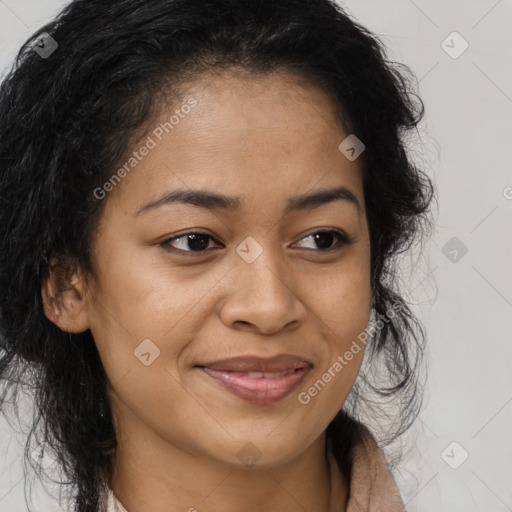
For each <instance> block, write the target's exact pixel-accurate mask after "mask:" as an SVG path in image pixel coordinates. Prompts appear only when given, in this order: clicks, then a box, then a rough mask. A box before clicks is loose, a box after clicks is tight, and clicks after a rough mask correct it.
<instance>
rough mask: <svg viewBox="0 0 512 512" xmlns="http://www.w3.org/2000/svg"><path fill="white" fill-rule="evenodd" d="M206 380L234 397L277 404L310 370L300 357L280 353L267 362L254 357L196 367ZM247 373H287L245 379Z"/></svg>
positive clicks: (308, 362) (309, 366)
mask: <svg viewBox="0 0 512 512" xmlns="http://www.w3.org/2000/svg"><path fill="white" fill-rule="evenodd" d="M198 367H199V369H200V370H201V371H202V372H203V373H204V374H205V375H206V376H207V377H209V378H211V379H213V380H214V381H215V382H217V383H218V384H220V385H221V386H222V387H223V388H224V389H225V390H227V391H229V392H231V393H233V394H234V395H236V396H238V397H239V398H242V399H244V400H247V401H249V402H252V403H258V404H271V403H276V402H279V401H280V400H282V399H284V398H285V397H286V396H288V395H289V394H290V393H291V392H292V391H293V390H294V389H295V388H296V387H297V386H299V384H300V383H301V382H302V380H303V379H304V377H305V375H306V374H307V373H308V372H309V371H310V370H311V369H312V368H313V364H312V363H311V362H310V361H307V360H305V359H303V358H300V357H297V356H293V355H289V354H283V355H280V356H277V357H273V358H271V359H268V358H267V359H265V358H262V357H256V356H247V357H237V358H231V359H224V360H222V361H216V362H212V363H207V364H205V365H198ZM250 372H264V373H276V372H287V374H286V375H282V376H272V377H265V376H260V377H258V376H249V375H248V374H249V373H250Z"/></svg>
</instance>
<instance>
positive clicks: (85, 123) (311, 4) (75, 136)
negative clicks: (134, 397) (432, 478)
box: [0, 0, 434, 512]
mask: <svg viewBox="0 0 512 512" xmlns="http://www.w3.org/2000/svg"><path fill="white" fill-rule="evenodd" d="M46 34H48V35H49V36H51V38H53V40H55V41H56V42H57V44H58V47H57V48H54V49H53V51H52V52H51V53H50V54H44V53H41V52H38V51H36V49H37V47H36V46H35V42H37V41H41V40H43V41H46V43H48V42H50V46H51V39H49V38H48V35H46ZM41 47H44V44H42V43H40V48H41ZM233 67H238V68H242V69H244V70H246V71H248V72H250V73H254V74H261V73H264V74H267V73H270V72H273V71H276V70H277V71H279V70H287V71H292V72H294V73H296V74H299V75H300V76H303V77H306V78H308V79H310V80H312V81H313V82H314V83H316V84H318V85H320V86H321V87H322V88H323V90H324V91H326V92H327V93H328V94H330V95H331V97H332V98H333V99H334V100H335V102H336V105H338V107H339V111H338V115H339V118H340V121H341V122H342V124H343V127H344V129H345V130H346V132H347V133H351V134H355V135H356V136H357V137H358V138H359V139H360V140H361V141H363V142H364V144H365V147H366V149H365V151H364V152H363V153H362V155H361V156H360V157H359V158H360V161H361V165H362V169H363V185H364V196H365V203H366V214H367V220H368V226H369V230H370V247H371V286H372V297H373V303H372V314H373V315H374V316H373V318H374V320H375V319H376V318H380V319H383V320H384V321H381V322H380V324H379V327H378V328H377V329H374V330H373V331H372V332H371V335H370V336H368V340H367V347H368V350H367V354H365V358H367V364H366V365H363V367H362V369H361V372H360V374H359V376H358V378H357V381H356V384H355V385H354V388H353V389H352V392H351V394H350V395H349V398H348V399H347V401H346V403H345V404H344V406H343V408H342V410H341V411H340V412H339V413H338V415H337V416H336V417H335V418H334V420H333V421H332V422H331V423H330V424H329V426H328V429H327V437H328V439H329V440H330V443H331V445H332V446H333V450H334V453H335V456H336V458H337V460H338V462H339V464H340V466H343V465H345V464H346V463H347V460H349V457H350V446H351V445H352V444H353V443H354V442H355V440H356V436H357V435H358V429H357V425H358V420H361V418H367V419H368V420H369V421H366V423H367V424H368V426H369V427H370V428H372V424H371V423H372V421H371V420H372V418H374V419H376V420H378V418H383V417H385V416H386V415H388V416H389V412H384V411H385V409H379V407H383V408H388V410H389V407H390V405H391V404H396V407H397V413H396V414H395V415H394V416H392V419H393V421H392V424H391V426H390V427H389V428H388V430H387V431H385V429H384V428H383V426H382V425H380V426H379V427H378V429H376V430H378V432H377V434H379V436H380V438H381V439H382V443H383V444H388V443H390V442H391V441H393V440H394V439H396V438H397V437H398V436H400V435H401V434H402V433H403V432H405V431H406V430H407V429H408V428H409V427H410V425H411V424H412V423H413V421H414V419H415V418H416V417H417V415H418V412H419V410H420V407H421V403H422V396H423V389H422V388H423V385H422V382H421V379H420V378H419V375H420V374H421V371H420V369H421V366H422V362H423V361H424V360H425V357H424V356H425V348H426V342H425V340H426V335H425V330H424V327H423V326H422V324H421V322H420V321H419V320H418V319H417V318H416V316H415V315H414V314H413V312H412V310H411V308H410V306H409V305H408V304H407V301H406V300H405V299H404V298H403V296H402V295H401V292H400V291H399V287H398V272H397V257H398V255H400V254H402V253H404V252H405V251H409V249H411V247H412V245H413V243H414V242H415V241H417V240H418V239H420V240H424V239H425V236H426V233H427V231H428V230H429V228H430V226H431V221H430V203H431V201H432V199H433V197H434V188H433V184H432V182H431V180H430V179H429V178H428V176H427V174H426V172H425V171H423V170H421V169H419V168H418V167H417V166H416V165H415V164H414V163H413V162H412V159H411V158H410V156H409V155H408V154H407V153H406V139H405V135H406V133H408V132H409V131H410V130H413V129H416V131H417V127H418V124H419V123H420V121H421V119H422V117H423V114H424V104H423V102H422V100H421V99H420V98H419V96H418V94H417V93H415V92H414V83H413V80H412V78H413V76H414V75H413V73H412V72H411V70H410V69H409V68H408V67H407V66H405V65H403V64H400V63H397V62H393V61H390V60H388V58H387V54H386V50H385V46H384V44H383V43H382V41H381V40H380V39H379V37H378V36H376V35H375V34H372V33H371V32H369V31H368V30H367V29H365V28H364V27H363V26H361V25H360V24H358V23H357V21H356V20H354V19H353V18H352V17H351V16H350V14H348V13H347V12H345V11H344V10H343V9H342V8H341V7H340V6H339V5H337V4H336V3H335V2H334V1H332V0H250V1H249V0H74V1H72V2H70V3H69V4H68V5H67V6H66V7H65V8H64V9H63V10H62V12H61V13H60V14H59V15H58V16H57V17H56V18H55V19H54V20H53V21H52V22H51V23H49V24H47V25H45V26H44V27H42V28H41V29H40V30H38V31H37V32H36V33H35V34H33V36H32V37H31V38H30V39H29V40H28V41H26V43H25V44H24V45H23V46H22V48H21V49H20V51H19V53H18V56H17V58H16V61H15V63H14V64H13V66H12V69H11V70H9V73H8V74H7V75H6V77H5V78H4V80H3V81H2V84H1V88H0V118H1V120H2V123H1V126H0V289H1V290H2V293H1V297H0V333H1V337H0V391H1V392H0V405H2V411H3V412H4V414H6V412H5V407H4V405H6V404H8V403H9V402H12V404H13V405H14V406H15V410H16V411H18V409H17V407H16V402H17V395H18V391H19V390H18V388H19V387H20V386H28V388H29V389H30V391H31V393H32V395H33V397H34V399H35V411H36V412H35V413H34V418H33V424H32V425H31V429H30V432H29V435H28V440H27V444H26V448H25V455H26V458H27V459H28V458H30V452H31V450H30V449H29V444H30V441H31V438H32V436H34V435H36V433H37V432H39V433H41V436H42V443H43V445H44V446H47V447H48V448H49V449H50V450H51V452H52V453H53V456H54V457H55V458H56V460H57V461H58V464H59V467H60V468H62V471H63V474H64V475H65V478H67V482H66V483H67V484H71V485H72V486H73V491H74V494H73V498H74V505H75V509H74V510H76V511H79V512H92V511H96V510H101V509H103V507H104V506H105V499H104V498H105V494H104V487H103V485H104V482H105V479H106V478H108V475H110V474H111V473H110V471H111V468H110V463H111V460H112V453H113V450H115V447H116V436H115V432H114V428H113V422H112V415H111V411H110V407H109V403H108V400H107V394H106V383H107V377H106V374H105V371H104V369H103V366H102V363H101V360H100V357H99V354H98V351H97V349H96V345H95V342H94V339H93V337H92V335H91V332H90V331H89V330H87V331H85V332H83V333H79V334H71V333H68V332H64V331H62V330H60V329H59V328H58V327H57V326H56V325H55V324H53V323H52V322H51V321H49V320H48V319H47V318H46V317H45V315H44V311H43V302H42V297H41V286H42V283H43V282H44V280H45V279H46V278H47V277H48V275H49V266H50V261H52V259H53V258H57V261H59V262H61V264H63V265H64V264H69V269H70V271H72V270H74V269H75V268H81V269H83V270H85V271H86V273H89V274H91V275H94V269H93V268H92V266H91V262H90V247H91V242H92V240H93V237H94V234H95V229H96V227H97V225H98V224H97V223H98V221H99V219H100V217H101V213H102V210H103V207H104V205H105V202H106V201H108V199H104V200H98V199H97V198H96V197H95V195H94V190H95V189H97V187H98V186H101V184H103V183H105V182H106V181H107V180H108V179H109V177H111V176H112V174H113V171H114V170H115V169H117V166H118V165H119V163H120V162H123V161H125V160H126V155H127V154H128V153H129V151H130V148H131V147H132V144H133V141H135V140H137V138H138V137H140V136H141V135H143V134H144V133H145V132H144V130H145V129H146V127H147V126H148V125H149V123H150V122H152V120H153V119H154V116H155V115H156V114H157V113H158V105H159V101H160V100H161V99H162V98H164V97H165V98H170V99H171V101H172V99H173V98H174V97H176V95H177V94H179V91H180V86H181V85H183V84H187V83H192V82H193V81H194V80H196V79H197V78H198V77H199V76H200V75H201V74H204V73H205V72H211V71H214V70H215V69H218V70H225V69H229V68H233ZM390 308H393V311H394V314H393V316H392V317H389V311H390ZM383 369H384V370H383ZM377 373H378V378H375V380H376V382H375V383H374V382H372V376H375V375H377ZM379 397H382V398H383V400H382V401H381V402H379V400H378V398H379ZM368 411H372V412H371V413H369V412H368ZM379 411H380V412H379ZM361 423H363V422H362V421H361ZM373 427H374V428H375V425H374V426H373ZM35 469H36V470H38V471H39V472H40V473H41V474H42V472H43V467H42V466H37V465H36V467H35ZM63 483H64V482H63Z"/></svg>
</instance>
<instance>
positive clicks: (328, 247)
mask: <svg viewBox="0 0 512 512" xmlns="http://www.w3.org/2000/svg"><path fill="white" fill-rule="evenodd" d="M308 238H309V239H310V240H311V241H312V243H313V244H317V245H319V246H320V247H319V248H318V252H327V251H333V250H336V249H340V248H341V247H344V246H346V245H350V244H352V243H354V240H353V239H352V238H350V237H348V236H347V235H346V234H345V233H342V232H341V231H337V230H334V229H325V230H321V231H316V232H315V233H311V234H310V235H308V236H305V237H304V238H303V239H302V240H307V239H308ZM336 240H338V247H336V246H334V247H332V243H333V242H334V241H336ZM313 249H315V247H313Z"/></svg>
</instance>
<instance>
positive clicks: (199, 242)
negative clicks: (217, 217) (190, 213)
mask: <svg viewBox="0 0 512 512" xmlns="http://www.w3.org/2000/svg"><path fill="white" fill-rule="evenodd" d="M210 240H215V239H214V238H213V237H212V236H211V235H208V234H207V233H200V232H195V231H194V232H192V231H191V232H189V233H183V234H182V235H179V236H175V237H174V238H169V239H168V240H164V241H163V242H161V243H160V244H159V245H161V246H162V247H164V248H165V249H170V250H173V249H176V251H178V252H196V253H201V252H205V251H206V249H208V245H209V242H210ZM176 242H179V244H176V245H181V248H180V247H175V246H174V245H173V243H176ZM187 246H188V248H189V249H188V250H187V249H184V248H183V247H187Z"/></svg>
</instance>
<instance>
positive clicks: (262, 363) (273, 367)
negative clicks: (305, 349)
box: [197, 354, 313, 372]
mask: <svg viewBox="0 0 512 512" xmlns="http://www.w3.org/2000/svg"><path fill="white" fill-rule="evenodd" d="M197 366H201V367H204V368H210V369H211V370H225V371H230V372H282V371H287V370H294V369H296V368H307V367H311V366H313V363H312V362H311V361H308V360H307V359H305V358H303V357H299V356H295V355H293V354H280V355H278V356H274V357H270V358H269V357H261V356H242V357H231V358H229V359H222V360H219V361H212V362H209V363H204V364H200V365H197Z"/></svg>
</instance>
